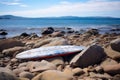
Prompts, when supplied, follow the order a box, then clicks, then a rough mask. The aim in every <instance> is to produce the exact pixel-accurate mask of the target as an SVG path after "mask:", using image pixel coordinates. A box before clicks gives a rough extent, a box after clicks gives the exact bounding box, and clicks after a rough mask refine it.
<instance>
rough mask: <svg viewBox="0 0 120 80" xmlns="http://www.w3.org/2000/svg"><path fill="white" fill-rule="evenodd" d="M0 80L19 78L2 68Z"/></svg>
mask: <svg viewBox="0 0 120 80" xmlns="http://www.w3.org/2000/svg"><path fill="white" fill-rule="evenodd" d="M0 80H18V78H17V77H16V76H15V75H14V73H13V72H12V71H11V70H9V69H7V68H3V67H0Z"/></svg>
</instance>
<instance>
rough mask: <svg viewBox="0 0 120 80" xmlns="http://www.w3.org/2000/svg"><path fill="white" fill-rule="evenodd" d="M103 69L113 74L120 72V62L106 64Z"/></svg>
mask: <svg viewBox="0 0 120 80" xmlns="http://www.w3.org/2000/svg"><path fill="white" fill-rule="evenodd" d="M103 70H104V72H106V73H109V74H111V75H115V74H120V64H112V65H106V66H104V67H103Z"/></svg>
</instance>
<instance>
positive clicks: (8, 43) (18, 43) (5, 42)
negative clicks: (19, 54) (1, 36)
mask: <svg viewBox="0 0 120 80" xmlns="http://www.w3.org/2000/svg"><path fill="white" fill-rule="evenodd" d="M3 45H4V46H3ZM16 46H24V43H22V42H21V41H18V40H13V39H5V40H0V51H2V50H4V49H8V48H12V47H16Z"/></svg>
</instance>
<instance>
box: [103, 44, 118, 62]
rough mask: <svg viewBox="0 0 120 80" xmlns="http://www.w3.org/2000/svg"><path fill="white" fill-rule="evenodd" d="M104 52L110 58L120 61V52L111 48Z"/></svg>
mask: <svg viewBox="0 0 120 80" xmlns="http://www.w3.org/2000/svg"><path fill="white" fill-rule="evenodd" d="M104 50H105V53H106V54H107V56H109V57H110V58H112V59H114V60H118V61H119V60H120V52H118V51H115V50H113V49H112V48H111V47H110V46H108V47H107V48H104Z"/></svg>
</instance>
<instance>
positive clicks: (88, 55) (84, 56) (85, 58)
mask: <svg viewBox="0 0 120 80" xmlns="http://www.w3.org/2000/svg"><path fill="white" fill-rule="evenodd" d="M105 56H106V54H105V53H104V50H103V48H102V47H101V46H98V45H95V44H94V45H91V46H88V47H87V48H86V49H84V50H83V51H82V52H80V53H79V54H77V55H76V56H75V57H74V58H73V59H72V60H71V61H70V64H71V66H73V67H74V66H79V67H82V68H83V67H87V66H89V65H94V64H97V63H99V62H101V61H102V59H103V58H104V57H105Z"/></svg>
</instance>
